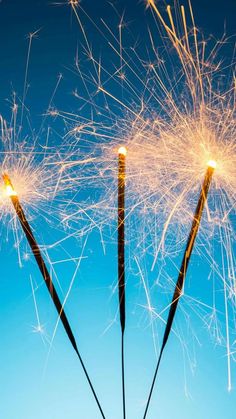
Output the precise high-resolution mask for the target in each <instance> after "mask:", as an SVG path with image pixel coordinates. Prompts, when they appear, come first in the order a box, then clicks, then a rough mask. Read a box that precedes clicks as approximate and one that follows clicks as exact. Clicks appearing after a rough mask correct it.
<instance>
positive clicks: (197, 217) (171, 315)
mask: <svg viewBox="0 0 236 419" xmlns="http://www.w3.org/2000/svg"><path fill="white" fill-rule="evenodd" d="M215 168H216V162H215V161H214V160H210V161H209V162H208V168H207V171H206V174H205V178H204V182H203V185H202V190H201V194H200V197H199V200H198V204H197V207H196V210H195V214H194V217H193V222H192V226H191V230H190V233H189V236H188V240H187V244H186V248H185V252H184V257H183V260H182V264H181V267H180V270H179V276H178V280H177V283H176V286H175V291H174V294H173V298H172V303H171V306H170V310H169V315H168V319H167V323H166V328H165V333H164V337H163V341H162V346H161V350H160V354H159V358H158V362H157V366H156V370H155V373H154V377H153V381H152V385H151V389H150V392H149V396H148V400H147V404H146V408H145V412H144V416H143V419H145V418H146V416H147V412H148V408H149V404H150V400H151V397H152V392H153V388H154V385H155V381H156V377H157V373H158V370H159V366H160V362H161V358H162V354H163V351H164V348H165V346H166V343H167V341H168V337H169V334H170V331H171V327H172V323H173V320H174V317H175V312H176V310H177V306H178V302H179V299H180V297H181V295H182V290H183V286H184V282H185V278H186V274H187V270H188V265H189V261H190V257H191V254H192V250H193V246H194V242H195V239H196V236H197V232H198V229H199V226H200V222H201V217H202V212H203V208H204V205H205V202H206V199H207V194H208V191H209V187H210V183H211V179H212V175H213V173H214V169H215Z"/></svg>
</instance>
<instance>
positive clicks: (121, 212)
mask: <svg viewBox="0 0 236 419" xmlns="http://www.w3.org/2000/svg"><path fill="white" fill-rule="evenodd" d="M126 153H127V151H126V148H125V147H120V148H119V150H118V165H119V167H118V288H119V308H120V325H121V364H122V394H123V418H124V419H125V417H126V412H125V366H124V332H125V314H126V313H125V158H126Z"/></svg>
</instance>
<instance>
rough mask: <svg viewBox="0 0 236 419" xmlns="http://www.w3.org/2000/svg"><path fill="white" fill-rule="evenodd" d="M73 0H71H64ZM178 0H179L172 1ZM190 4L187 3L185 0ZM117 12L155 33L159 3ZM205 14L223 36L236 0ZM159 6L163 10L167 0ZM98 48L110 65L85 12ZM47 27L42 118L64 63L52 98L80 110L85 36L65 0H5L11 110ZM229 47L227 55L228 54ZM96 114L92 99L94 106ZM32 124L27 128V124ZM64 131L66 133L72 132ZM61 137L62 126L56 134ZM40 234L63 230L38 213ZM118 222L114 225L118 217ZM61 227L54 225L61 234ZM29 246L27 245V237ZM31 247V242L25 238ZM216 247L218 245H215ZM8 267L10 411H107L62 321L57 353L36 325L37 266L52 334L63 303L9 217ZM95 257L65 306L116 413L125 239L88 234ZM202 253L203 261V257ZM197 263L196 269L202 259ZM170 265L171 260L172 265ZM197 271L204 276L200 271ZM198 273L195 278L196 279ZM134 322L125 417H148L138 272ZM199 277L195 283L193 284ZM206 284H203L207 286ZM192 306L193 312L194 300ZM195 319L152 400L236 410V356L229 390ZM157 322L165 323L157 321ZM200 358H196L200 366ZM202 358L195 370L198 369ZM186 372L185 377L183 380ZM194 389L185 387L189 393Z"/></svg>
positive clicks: (41, 58)
mask: <svg viewBox="0 0 236 419" xmlns="http://www.w3.org/2000/svg"><path fill="white" fill-rule="evenodd" d="M64 3H66V2H64ZM171 3H172V2H171ZM183 3H184V4H186V3H187V2H186V1H184V2H183ZM114 4H115V5H116V8H117V9H118V10H119V13H122V12H123V10H125V21H127V22H129V28H130V30H131V31H132V34H133V37H134V38H135V37H138V36H140V35H141V36H142V37H143V41H144V43H145V40H146V38H147V35H146V32H145V31H146V29H145V25H146V24H147V23H149V21H150V24H151V21H152V19H151V14H150V13H149V12H148V11H145V5H144V2H142V1H136V0H128V1H125V0H121V1H117V2H114ZM192 5H193V8H194V14H195V19H196V24H197V26H198V27H200V29H202V30H203V31H204V33H205V35H206V37H208V36H213V37H215V38H219V37H220V36H221V35H222V33H223V32H224V27H226V31H227V34H228V35H232V34H234V32H235V17H236V2H235V1H234V0H226V1H224V2H223V1H221V0H216V1H214V0H208V1H207V2H206V1H205V0H193V1H192ZM82 6H83V8H84V10H86V12H87V13H88V15H89V16H90V17H91V18H92V19H93V20H94V21H95V22H97V23H98V24H99V19H100V18H101V17H102V18H103V19H104V20H106V22H107V23H108V24H109V26H110V27H113V28H114V27H117V23H118V19H117V16H116V14H115V12H114V11H112V9H111V7H110V6H108V4H107V2H105V1H103V0H97V1H94V0H83V2H82ZM160 7H161V8H163V9H164V6H163V2H161V1H160ZM82 19H83V22H84V24H85V27H86V31H87V34H88V36H89V40H90V43H91V45H92V46H93V49H94V50H96V51H98V55H99V53H101V56H102V59H103V62H104V63H106V65H108V66H109V64H110V63H111V59H112V58H111V57H112V54H111V53H110V52H109V48H107V47H106V46H105V45H103V44H102V42H101V39H100V38H99V37H98V36H97V32H96V30H95V29H94V27H93V26H92V25H91V24H90V23H89V21H88V19H86V17H85V15H84V14H83V15H82ZM38 29H39V33H38V38H37V39H34V41H33V46H32V51H31V57H30V63H29V72H28V82H29V84H30V87H29V91H28V94H27V99H26V106H27V107H29V109H30V115H31V120H32V124H33V127H34V128H35V129H36V130H37V129H38V127H39V126H40V123H41V119H42V114H43V113H44V112H45V111H46V109H47V107H48V103H49V100H50V97H51V94H52V92H53V90H54V87H55V84H56V82H57V77H58V74H60V73H62V74H63V79H62V82H61V84H60V86H59V89H58V91H57V93H56V96H55V98H54V100H53V105H54V106H55V107H58V108H59V109H64V110H67V111H72V112H77V110H78V108H79V104H78V103H77V101H76V99H75V98H74V97H73V96H72V91H74V90H75V89H76V88H77V89H78V90H80V91H81V92H83V87H82V85H81V80H80V79H79V77H78V76H77V75H76V74H74V73H73V72H72V71H71V70H72V69H73V66H74V58H75V53H76V49H77V48H78V49H79V51H80V48H81V44H82V43H83V42H84V40H83V38H82V35H81V31H80V29H79V27H78V24H77V23H76V21H75V19H74V16H73V14H72V12H71V10H70V8H69V7H68V5H66V4H61V5H58V4H56V2H55V3H54V2H50V1H42V0H41V1H40V0H34V1H31V0H22V1H19V0H3V1H1V2H0V51H1V65H0V104H1V105H0V113H1V114H3V116H4V117H9V115H10V110H9V99H10V97H11V94H12V91H15V92H16V93H17V95H18V96H19V97H22V93H23V85H24V75H25V63H26V56H27V47H28V40H27V35H28V34H29V33H30V32H34V31H35V30H38ZM231 51H232V48H231V46H229V47H227V46H226V47H225V48H224V53H225V54H226V56H225V58H226V59H227V58H228V59H230V54H231ZM227 53H228V54H229V55H228V57H227ZM86 65H87V66H88V71H89V69H90V63H87V64H86V59H85V58H84V63H83V68H84V69H85V70H86ZM84 113H85V116H87V113H88V109H85V110H84ZM53 127H54V129H55V130H58V132H59V131H60V130H61V129H62V127H61V123H60V122H57V120H55V121H54V122H53ZM26 131H27V128H26ZM62 133H63V132H62ZM56 141H57V137H56V136H55V142H56ZM34 223H35V224H34V227H35V228H36V226H37V229H38V230H39V231H40V233H39V235H40V239H41V241H42V242H45V243H50V242H52V241H53V240H54V237H56V236H57V234H58V233H56V232H55V231H54V230H53V229H50V230H49V229H46V228H43V225H42V222H41V221H40V220H39V221H38V223H37V220H34ZM114 229H115V224H114ZM54 235H55V236H54ZM23 248H24V245H23ZM25 248H26V244H25ZM66 251H68V252H69V253H70V254H71V255H72V256H76V255H79V254H80V253H81V243H79V242H78V243H76V242H75V241H74V240H68V241H67V243H66ZM216 254H217V251H216ZM1 255H2V264H1V267H2V274H1V281H0V334H1V349H0V354H1V357H0V418H2V419H64V418H65V417H66V418H68V419H78V418H79V419H97V418H99V417H100V416H99V413H98V411H97V407H96V405H95V403H94V401H93V398H92V396H91V393H90V390H89V388H88V385H87V383H86V380H85V378H84V376H83V374H82V370H81V368H80V365H79V363H78V360H77V358H76V356H75V354H74V353H73V350H72V349H71V347H70V344H69V342H68V340H67V338H66V336H65V333H64V331H63V329H62V327H61V326H59V328H58V332H57V335H56V338H55V340H54V343H53V347H52V349H51V353H50V356H49V358H48V357H47V355H48V350H49V346H48V345H45V346H44V344H43V342H42V339H41V337H40V335H39V334H37V333H33V326H35V325H36V324H37V321H36V317H35V309H34V302H33V297H32V292H31V286H30V280H29V278H30V275H31V276H32V278H33V280H34V281H35V282H36V283H37V284H38V285H41V286H40V287H39V289H38V291H37V293H36V299H37V304H38V308H39V314H40V319H41V323H42V324H43V325H45V329H46V331H47V334H48V335H49V336H51V334H52V331H53V328H54V325H55V322H56V313H55V311H54V308H53V306H52V304H51V301H50V299H49V296H48V292H47V290H46V289H45V287H44V284H42V283H41V278H40V276H39V272H38V269H37V267H36V266H35V264H34V262H33V260H31V259H30V261H27V262H24V264H23V267H22V268H20V267H19V265H18V259H17V252H16V250H15V249H14V248H13V242H12V238H11V236H10V238H9V239H8V235H7V231H6V229H5V228H4V226H2V227H1ZM64 255H65V253H64V252H63V251H60V249H58V250H56V251H55V252H54V253H53V252H52V254H51V255H50V256H51V258H52V259H53V260H58V259H60V258H61V259H62V258H64ZM84 256H85V259H84V260H82V262H81V266H80V269H79V272H78V275H77V277H76V281H75V284H74V287H73V290H72V293H71V296H70V299H69V301H68V304H67V306H66V312H67V313H68V317H69V318H70V320H71V324H72V327H73V329H74V330H75V335H76V337H77V338H78V346H79V348H80V351H81V353H82V355H83V357H84V360H85V362H86V365H87V367H88V369H89V372H90V374H91V376H92V377H93V380H94V385H95V387H96V389H97V392H98V394H99V396H100V399H101V403H102V405H103V407H104V410H105V413H106V415H107V418H112V419H118V418H121V385H120V359H119V350H120V342H119V339H120V335H119V332H120V330H119V324H118V323H114V324H113V325H112V327H111V328H109V330H108V331H107V332H106V333H104V331H105V330H106V328H107V326H108V325H109V324H110V322H111V321H112V320H113V319H114V317H115V313H116V309H117V296H116V295H112V289H111V285H112V284H113V283H114V281H115V280H116V248H115V245H114V243H113V244H111V245H109V240H108V245H107V253H106V255H105V256H104V254H103V252H102V248H101V245H100V237H99V234H96V233H93V235H91V236H90V238H89V240H88V242H87V245H86V248H85V252H84ZM192 262H193V263H192V265H191V268H190V270H189V278H191V281H190V282H189V284H190V285H191V286H192V287H193V288H192V290H193V291H192V292H193V295H195V296H198V297H199V298H201V296H203V297H204V299H206V300H207V297H206V295H207V292H208V291H209V292H210V289H211V287H210V285H209V284H208V283H206V281H205V278H207V276H208V274H209V271H208V268H207V267H205V266H204V261H201V260H199V259H198V256H197V255H195V256H194V257H193V261H192ZM194 262H196V263H194ZM194 266H197V269H196V268H195V267H194ZM74 269H75V266H74V265H73V264H67V265H65V264H59V265H58V268H57V274H58V276H59V277H60V281H61V284H62V287H63V291H64V293H65V292H66V290H67V287H68V285H69V283H70V279H71V277H72V275H73V271H74ZM169 272H170V273H171V267H170V269H169ZM199 273H200V274H201V275H199ZM195 278H197V285H196V283H195V282H194V279H195ZM128 281H129V282H128V292H127V294H128V305H130V307H132V309H128V313H129V315H128V321H127V347H126V351H127V352H126V360H127V361H126V362H127V406H128V408H127V411H128V415H127V417H129V418H132V419H136V418H137V419H138V418H141V417H142V413H143V409H144V404H145V399H146V397H147V393H148V388H149V385H150V382H151V379H152V374H153V371H154V367H155V359H156V358H155V353H154V350H153V343H152V335H151V328H150V327H147V326H148V324H149V323H148V316H147V314H145V313H144V311H143V309H142V308H141V307H140V306H135V304H134V301H135V298H136V294H137V278H135V277H134V276H133V275H132V271H130V272H129V274H128ZM194 283H195V285H194ZM201 289H204V291H199V290H201ZM190 313H192V311H190ZM192 321H193V325H194V328H195V329H196V331H197V335H198V337H199V342H200V343H199V345H198V344H196V342H195V343H193V342H192V341H191V335H190V334H186V336H185V338H186V343H187V347H188V349H189V351H190V353H191V362H190V361H189V360H188V359H187V356H186V353H185V354H184V355H183V350H182V347H181V345H180V343H179V340H178V339H176V337H175V336H174V335H172V336H171V338H170V342H169V343H168V347H167V350H166V353H165V355H164V357H163V363H162V365H161V369H160V374H159V376H158V380H157V385H156V387H155V391H154V397H153V400H152V403H151V406H150V412H149V416H148V417H149V418H150V419H154V418H155V419H157V418H158V419H172V418H175V419H190V418H191V419H213V418H214V419H223V418H224V419H234V418H235V406H236V388H235V384H236V371H235V365H232V373H233V381H232V383H233V389H232V391H231V393H228V392H227V368H226V367H227V361H226V357H225V348H222V347H217V346H215V344H214V341H213V339H211V338H210V336H209V334H208V331H207V330H205V328H204V325H203V323H202V321H201V320H199V319H198V317H197V316H196V317H195V318H193V320H192ZM176 327H179V330H180V333H182V334H183V335H184V332H183V327H182V324H181V316H180V317H179V318H178V319H177V326H176ZM157 330H158V332H160V336H161V332H162V330H163V328H162V327H161V324H159V323H157ZM195 364H196V365H195ZM191 367H193V370H194V371H193V372H192V371H191ZM185 379H186V382H185ZM186 392H187V395H186Z"/></svg>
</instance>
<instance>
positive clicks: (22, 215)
mask: <svg viewBox="0 0 236 419" xmlns="http://www.w3.org/2000/svg"><path fill="white" fill-rule="evenodd" d="M3 181H4V184H5V188H6V194H7V195H8V196H9V197H10V199H11V201H12V204H13V207H14V209H15V211H16V215H17V217H18V219H19V221H20V224H21V226H22V229H23V231H24V233H25V236H26V238H27V240H28V243H29V246H30V248H31V250H32V253H33V255H34V257H35V260H36V262H37V265H38V267H39V270H40V272H41V274H42V277H43V279H44V281H45V284H46V286H47V289H48V291H49V293H50V296H51V298H52V301H53V303H54V306H55V308H56V310H57V312H58V315H59V317H60V319H61V322H62V324H63V326H64V329H65V331H66V334H67V336H68V338H69V340H70V342H71V345H72V346H73V348H74V350H75V352H76V354H77V356H78V358H79V361H80V364H81V366H82V369H83V371H84V373H85V376H86V378H87V381H88V383H89V386H90V389H91V390H92V393H93V396H94V398H95V400H96V403H97V406H98V408H99V410H100V413H101V415H102V417H103V419H105V415H104V413H103V410H102V408H101V405H100V403H99V400H98V397H97V394H96V392H95V390H94V387H93V385H92V382H91V380H90V377H89V375H88V372H87V369H86V367H85V365H84V362H83V360H82V358H81V355H80V353H79V350H78V348H77V344H76V341H75V337H74V335H73V332H72V330H71V327H70V324H69V321H68V319H67V317H66V314H65V311H64V308H63V305H62V304H61V302H60V299H59V297H58V294H57V291H56V289H55V287H54V285H53V282H52V279H51V276H50V274H49V272H48V269H47V267H46V264H45V262H44V259H43V257H42V254H41V252H40V249H39V246H38V244H37V242H36V239H35V237H34V235H33V232H32V230H31V227H30V225H29V223H28V221H27V219H26V216H25V213H24V211H23V208H22V206H21V204H20V201H19V198H18V196H17V193H16V191H15V190H14V188H13V185H12V183H11V180H10V178H9V176H8V175H7V174H6V173H4V174H3Z"/></svg>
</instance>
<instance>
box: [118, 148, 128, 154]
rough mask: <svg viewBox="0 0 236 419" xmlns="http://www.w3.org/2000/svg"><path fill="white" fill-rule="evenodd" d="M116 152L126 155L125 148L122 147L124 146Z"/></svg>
mask: <svg viewBox="0 0 236 419" xmlns="http://www.w3.org/2000/svg"><path fill="white" fill-rule="evenodd" d="M118 153H119V154H123V156H126V154H127V148H126V147H124V146H122V147H120V148H119V150H118Z"/></svg>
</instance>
